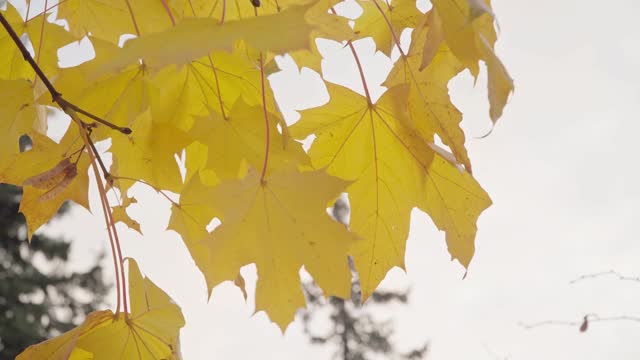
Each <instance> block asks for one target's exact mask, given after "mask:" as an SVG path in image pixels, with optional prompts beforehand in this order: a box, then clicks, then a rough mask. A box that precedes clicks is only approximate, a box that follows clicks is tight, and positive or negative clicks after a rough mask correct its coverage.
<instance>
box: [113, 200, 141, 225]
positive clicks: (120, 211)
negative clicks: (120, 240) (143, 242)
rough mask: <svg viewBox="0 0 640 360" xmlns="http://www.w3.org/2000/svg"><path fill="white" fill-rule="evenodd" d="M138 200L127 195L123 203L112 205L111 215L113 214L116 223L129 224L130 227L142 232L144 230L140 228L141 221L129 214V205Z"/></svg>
mask: <svg viewBox="0 0 640 360" xmlns="http://www.w3.org/2000/svg"><path fill="white" fill-rule="evenodd" d="M137 202H138V201H137V200H136V198H133V197H127V196H125V197H124V199H123V201H122V205H118V206H112V207H111V215H112V216H113V222H114V223H118V222H122V223H123V224H125V225H127V226H128V227H129V228H130V229H132V230H135V231H137V232H138V233H140V234H142V231H141V230H140V223H138V222H137V221H135V220H133V219H132V218H131V216H129V214H128V213H127V207H129V205H131V204H135V203H137Z"/></svg>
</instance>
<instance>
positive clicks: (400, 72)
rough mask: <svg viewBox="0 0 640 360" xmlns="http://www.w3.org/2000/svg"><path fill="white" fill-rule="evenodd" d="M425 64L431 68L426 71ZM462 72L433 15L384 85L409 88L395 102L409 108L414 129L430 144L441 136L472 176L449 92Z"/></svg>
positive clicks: (458, 116) (458, 115) (418, 30)
mask: <svg viewBox="0 0 640 360" xmlns="http://www.w3.org/2000/svg"><path fill="white" fill-rule="evenodd" d="M425 54H426V55H425ZM425 56H426V57H427V60H425ZM425 61H427V62H428V65H429V66H426V68H425V65H424V64H425ZM462 70H463V66H462V64H461V63H460V62H459V61H458V59H457V58H456V57H455V56H454V55H453V53H452V52H451V51H450V50H449V48H448V47H447V46H446V44H445V43H443V42H442V37H441V34H440V28H439V26H438V23H437V16H435V14H434V13H433V12H432V11H430V12H428V13H427V14H426V16H424V17H423V19H422V21H421V23H420V24H418V25H417V26H416V28H415V29H414V30H413V33H412V35H411V47H410V48H409V52H408V53H407V54H406V57H401V58H400V59H399V60H398V61H397V62H396V63H395V64H394V66H393V68H392V70H391V72H390V73H389V75H388V77H387V79H386V81H385V82H384V85H385V86H387V87H394V86H396V85H401V84H408V86H409V91H408V93H407V97H406V98H401V97H397V98H395V99H394V100H395V101H396V102H397V106H399V107H401V108H402V107H407V111H408V116H409V118H410V119H411V126H412V127H413V128H414V129H415V130H416V131H417V132H418V134H420V136H421V137H423V138H424V139H425V140H426V141H428V142H433V141H434V135H438V137H439V138H440V139H441V140H442V142H443V143H444V144H445V145H447V146H448V147H449V148H450V149H451V151H452V152H453V155H454V156H455V157H456V159H457V161H458V162H460V163H461V164H463V165H464V167H465V169H466V170H467V171H469V172H471V161H470V160H469V156H468V155H467V149H466V148H465V136H464V132H463V131H462V129H461V128H460V122H461V121H462V113H461V112H460V111H459V110H458V109H457V108H456V107H455V105H453V103H452V102H451V98H450V96H449V88H448V83H449V80H451V78H453V77H454V76H455V75H456V74H458V73H459V72H460V71H462Z"/></svg>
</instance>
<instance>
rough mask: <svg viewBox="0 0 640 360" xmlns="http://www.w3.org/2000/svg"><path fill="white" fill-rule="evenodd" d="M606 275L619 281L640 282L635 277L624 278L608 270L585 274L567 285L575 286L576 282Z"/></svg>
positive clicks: (638, 278) (639, 278)
mask: <svg viewBox="0 0 640 360" xmlns="http://www.w3.org/2000/svg"><path fill="white" fill-rule="evenodd" d="M607 275H613V276H616V277H617V278H618V279H619V280H623V281H635V282H640V277H637V276H636V277H634V276H626V275H622V274H620V273H619V272H617V271H615V270H609V271H602V272H598V273H593V274H586V275H582V276H579V277H577V278H575V279H573V280H571V281H569V284H575V283H578V282H580V281H583V280H588V279H594V278H597V277H601V276H607Z"/></svg>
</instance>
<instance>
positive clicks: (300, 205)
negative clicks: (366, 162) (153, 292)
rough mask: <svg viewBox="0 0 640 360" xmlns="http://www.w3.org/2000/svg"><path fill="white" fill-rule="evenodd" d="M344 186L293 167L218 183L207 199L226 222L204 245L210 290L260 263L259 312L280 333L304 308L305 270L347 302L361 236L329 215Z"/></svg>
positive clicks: (335, 179) (205, 271) (342, 183)
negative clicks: (351, 257) (353, 251)
mask: <svg viewBox="0 0 640 360" xmlns="http://www.w3.org/2000/svg"><path fill="white" fill-rule="evenodd" d="M347 184H348V183H347V182H345V181H343V180H340V179H338V178H335V177H332V176H329V175H328V174H326V173H325V172H324V171H312V172H300V171H299V170H297V168H296V167H295V166H289V167H286V168H284V169H281V170H279V171H275V172H273V173H270V174H269V175H268V176H267V178H265V181H264V182H261V179H260V174H258V173H257V172H256V171H250V172H249V173H248V174H247V176H246V177H245V178H244V179H242V180H229V181H224V182H222V183H221V184H220V185H218V186H216V187H215V188H214V189H213V190H212V192H211V196H210V198H209V201H210V202H211V204H212V206H214V207H215V208H217V209H218V214H219V215H218V217H219V218H220V219H221V221H222V225H220V226H219V227H217V228H216V229H215V230H214V231H213V232H212V233H211V234H210V235H209V236H208V237H207V238H206V239H205V240H204V241H203V245H204V246H205V247H206V249H207V250H208V254H209V262H210V263H209V264H206V265H207V266H205V267H201V269H202V270H203V272H204V274H205V278H206V280H207V283H208V284H209V286H210V287H212V286H215V285H217V284H218V283H220V282H222V281H225V280H229V281H234V280H235V279H236V277H237V275H238V271H239V270H240V267H242V266H244V265H246V264H250V263H255V264H256V267H257V270H258V276H259V279H258V283H257V285H256V310H257V311H260V310H265V311H266V312H267V313H268V314H269V317H270V318H271V320H273V321H274V322H275V323H276V324H278V325H279V326H280V328H281V329H283V330H284V328H286V326H287V325H288V324H289V323H290V322H291V320H293V316H294V314H295V311H296V309H298V308H299V307H301V306H304V303H305V301H304V296H303V293H302V289H301V287H300V278H299V275H298V272H299V271H300V268H301V267H302V266H304V267H305V269H306V270H307V271H309V273H310V274H311V275H312V276H313V278H314V279H315V281H316V282H317V283H318V284H319V285H320V287H321V288H322V289H323V290H324V293H325V294H326V295H336V296H340V297H343V298H347V297H349V296H350V295H351V273H350V271H349V267H348V263H347V249H348V248H349V246H350V245H351V244H352V243H353V242H354V240H356V238H355V236H354V235H353V234H351V233H349V232H348V231H347V230H346V228H345V227H344V226H343V225H341V224H339V223H337V222H335V221H333V220H332V219H331V218H330V217H329V215H328V214H327V212H326V207H327V204H328V203H329V202H330V201H331V200H332V199H334V198H335V197H336V196H337V195H338V194H339V193H340V192H341V191H342V190H343V189H344V188H345V186H346V185H347Z"/></svg>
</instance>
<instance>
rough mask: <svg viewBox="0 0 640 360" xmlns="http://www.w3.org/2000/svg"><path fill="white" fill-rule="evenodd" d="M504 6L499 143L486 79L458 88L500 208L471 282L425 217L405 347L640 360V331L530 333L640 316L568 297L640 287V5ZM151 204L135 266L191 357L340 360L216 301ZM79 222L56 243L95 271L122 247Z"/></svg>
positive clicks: (503, 1)
mask: <svg viewBox="0 0 640 360" xmlns="http://www.w3.org/2000/svg"><path fill="white" fill-rule="evenodd" d="M493 4H494V11H495V13H496V15H497V16H498V19H499V23H500V28H501V34H500V38H499V41H498V46H497V49H498V50H497V51H498V54H499V56H500V57H501V58H502V60H503V62H504V63H505V64H506V66H507V68H508V69H509V70H510V73H511V75H512V77H513V78H514V79H515V84H516V92H515V96H513V97H512V100H511V102H510V103H509V104H508V106H507V108H506V110H505V113H504V116H503V117H502V119H501V120H500V121H499V123H498V125H497V127H496V128H495V129H494V131H493V133H492V134H491V135H490V136H489V137H488V138H485V139H475V138H477V137H479V136H481V135H484V134H485V133H486V131H487V130H488V129H489V128H490V121H489V117H488V103H487V100H486V90H485V86H486V78H485V76H484V74H483V75H482V76H481V78H480V80H479V82H478V86H477V87H476V88H473V84H472V81H471V79H470V78H469V77H468V76H462V77H460V78H457V79H455V80H454V81H453V82H452V84H451V87H450V88H451V92H452V96H453V98H454V102H455V103H456V105H457V106H458V107H459V108H460V109H461V110H463V112H464V113H465V121H464V127H465V129H466V130H467V135H468V139H469V140H468V147H469V152H470V155H471V158H472V161H473V163H474V170H475V176H476V177H477V178H478V180H479V181H480V183H481V184H482V185H483V186H484V187H485V189H486V190H487V191H488V192H489V194H490V195H491V197H492V198H493V200H494V205H493V206H492V207H491V208H489V209H488V210H487V211H486V212H485V213H484V214H483V215H482V216H481V218H480V222H479V232H478V238H477V246H476V248H477V253H476V255H475V258H474V260H473V262H472V265H471V267H470V269H469V274H468V276H467V278H466V279H465V280H462V276H463V274H464V269H463V268H462V267H461V266H460V265H459V264H457V263H453V262H450V261H449V255H448V254H447V251H446V248H445V244H444V235H443V233H439V232H438V231H436V229H435V227H434V225H433V224H432V223H431V221H430V220H429V219H428V218H427V217H426V216H425V215H424V214H421V213H420V212H419V211H414V214H413V219H412V224H411V234H410V238H409V243H408V248H407V262H406V263H407V269H408V275H404V274H403V273H402V272H401V271H398V270H394V271H393V272H392V273H391V274H390V275H389V276H388V277H387V279H386V280H385V282H384V285H383V286H388V287H402V288H403V287H406V286H411V288H412V296H411V298H410V302H411V303H410V305H409V306H405V307H398V308H394V312H393V314H394V318H395V320H396V329H397V334H396V335H397V338H398V339H399V340H398V342H399V344H400V345H402V346H407V347H410V346H414V345H418V344H422V343H423V342H424V341H425V340H429V341H430V343H431V350H430V353H429V355H428V359H432V360H442V359H447V360H456V359H498V358H499V359H507V358H508V359H513V360H539V359H581V360H592V359H593V360H595V359H638V358H640V343H638V339H640V323H637V322H636V323H634V322H602V323H595V324H592V326H591V327H590V329H589V330H588V331H587V332H586V333H579V332H578V330H577V328H572V327H566V326H546V327H540V328H536V329H532V330H526V329H523V328H522V327H520V326H519V325H518V322H520V321H524V322H528V323H534V322H538V321H542V320H571V321H577V320H579V319H580V318H581V317H582V316H583V315H584V314H586V313H598V314H599V315H601V316H615V315H631V316H640V305H638V304H640V283H633V282H620V281H618V280H616V279H614V278H600V279H597V280H590V281H585V282H582V283H579V284H575V285H569V284H568V282H569V281H570V280H572V279H574V278H575V277H577V276H579V275H582V274H587V273H592V272H598V271H603V270H609V269H615V270H618V271H620V272H623V273H627V274H629V275H636V276H637V275H640V262H639V259H640V230H639V227H638V221H639V220H640V219H639V216H638V213H639V212H638V205H637V201H638V200H640V190H639V189H638V184H640V172H639V171H638V168H637V166H636V164H637V162H638V161H637V154H638V150H637V148H636V147H637V141H638V131H640V119H639V115H638V114H640V71H638V68H637V66H638V64H640V30H639V29H638V27H637V23H638V20H637V17H638V14H640V3H639V2H637V1H633V0H627V1H624V0H612V1H607V2H602V1H595V0H563V1H557V0H538V1H522V0H511V1H507V0H494V1H493ZM358 45H359V46H358V48H359V49H360V51H361V52H362V54H363V57H364V58H365V60H364V62H365V67H368V68H369V69H373V70H374V71H373V73H368V74H367V79H368V82H369V83H371V84H373V83H376V81H378V82H380V81H382V80H383V79H384V77H385V74H384V73H383V72H381V70H380V69H384V66H385V64H384V61H382V62H379V63H377V62H376V61H378V60H381V58H380V57H377V58H373V57H372V56H371V54H372V50H371V48H370V45H368V44H367V42H363V43H360V44H358ZM329 50H331V49H329ZM334 51H338V50H334ZM364 54H369V56H367V55H364ZM344 59H345V61H348V58H347V57H345V58H344ZM376 59H377V60H376ZM382 60H383V59H382ZM340 61H342V60H340ZM332 64H333V65H332ZM367 64H369V65H367ZM327 65H328V66H327V69H328V70H329V71H333V72H334V74H333V76H330V75H331V74H329V75H327V77H328V79H330V80H334V79H336V77H341V78H342V79H343V80H344V81H346V82H347V84H351V85H352V86H358V79H357V75H356V74H357V73H356V72H355V71H356V69H355V67H353V69H350V70H352V73H350V74H346V73H344V71H348V70H345V69H349V67H348V66H342V67H338V66H335V63H328V64H327ZM386 66H387V67H388V64H387V65H386ZM338 69H341V71H342V72H340V73H336V71H338ZM306 75H309V74H308V73H307V74H306ZM273 80H274V82H276V85H278V86H281V85H282V84H283V83H286V84H285V85H284V88H282V89H276V91H278V90H282V91H283V94H285V95H284V98H287V99H289V100H290V101H292V102H295V101H298V100H300V98H299V96H297V94H301V93H304V94H305V97H307V98H309V99H311V100H310V101H314V100H315V101H316V104H319V103H322V101H323V100H324V98H323V96H324V95H323V92H322V89H321V88H309V86H310V85H308V84H309V83H308V82H307V83H301V82H297V81H294V79H292V78H290V77H289V78H286V81H282V80H283V79H282V78H279V79H278V78H276V79H273ZM304 84H306V85H304ZM297 86H300V87H297ZM310 93H311V94H317V96H316V95H313V96H310V95H309V94H310ZM281 105H282V106H283V109H284V110H285V114H287V115H289V116H291V109H288V108H287V104H286V103H283V104H281ZM94 195H95V193H94ZM137 195H138V198H139V199H140V200H142V201H141V204H140V205H134V206H135V209H133V211H132V214H133V215H135V217H137V218H138V219H139V221H140V222H141V223H142V224H143V232H144V233H145V236H144V237H141V236H139V235H137V234H136V233H134V232H132V231H129V230H127V229H124V228H123V229H122V230H121V236H122V237H123V238H124V239H125V240H124V243H125V245H124V252H125V254H126V255H127V256H133V257H135V258H136V259H138V261H139V264H140V267H141V269H142V270H143V272H145V273H146V274H147V275H148V276H149V277H151V278H152V279H153V281H154V282H155V283H156V284H158V285H159V286H160V287H161V288H163V289H165V290H166V291H167V292H168V293H169V294H170V295H171V296H172V297H173V299H174V300H175V301H176V302H177V303H178V304H179V305H180V306H181V307H182V309H183V312H184V315H185V317H186V320H187V325H186V327H185V328H184V329H183V331H182V345H183V355H184V358H185V359H188V360H194V359H210V358H218V359H253V358H258V357H260V358H276V357H277V358H279V359H299V358H301V357H304V358H305V359H308V360H312V359H327V358H328V357H329V354H330V353H331V351H332V349H326V348H325V349H323V348H319V347H313V346H311V345H309V344H308V343H307V342H306V340H305V338H304V337H303V336H302V334H301V326H300V324H299V323H298V322H296V323H294V324H292V325H291V326H290V327H289V329H288V331H287V332H286V334H285V335H284V336H282V335H280V333H279V330H278V329H277V327H276V326H275V325H272V324H270V323H269V321H268V320H267V318H266V316H265V315H264V314H258V315H256V316H251V314H252V312H253V306H252V305H246V304H245V303H244V301H243V300H242V297H241V294H240V292H239V291H238V290H237V289H235V288H234V287H233V286H232V285H222V286H220V287H218V288H216V289H215V290H214V293H213V298H212V301H211V303H207V299H206V287H205V283H204V279H203V277H202V275H201V274H200V273H199V272H198V271H197V269H196V268H195V266H194V264H193V262H192V260H191V259H190V257H189V255H188V254H187V252H186V249H185V248H184V246H183V245H182V243H181V240H180V239H179V238H178V236H177V235H176V234H175V233H173V232H165V231H164V230H163V229H164V228H165V226H166V223H167V221H168V216H169V210H168V207H166V206H165V205H164V202H163V201H162V199H161V198H159V197H157V196H154V195H153V192H152V191H149V190H148V189H144V188H138V190H137ZM93 198H94V200H96V201H94V206H95V207H94V208H95V209H99V207H98V206H99V203H97V199H96V197H95V196H94V197H93ZM71 214H72V215H71V216H69V217H67V218H66V220H64V221H63V222H61V223H59V224H57V225H56V226H54V227H53V229H52V231H55V232H62V233H65V234H66V236H67V237H71V238H73V239H74V241H76V242H78V243H81V244H82V245H79V246H78V247H77V248H76V252H75V253H74V259H75V260H74V261H76V262H77V263H78V264H82V263H85V262H86V261H87V260H86V259H83V257H86V254H87V252H88V251H94V250H95V249H101V248H104V244H107V240H106V233H105V232H104V224H103V223H102V220H101V218H100V217H99V216H96V217H93V216H91V215H90V214H88V213H87V212H86V211H84V210H82V209H75V210H74V211H72V213H71ZM96 214H99V210H97V212H96ZM87 249H89V250H87ZM107 266H110V265H109V264H108V263H107ZM250 272H251V271H250V269H249V270H248V271H247V272H246V273H247V274H248V273H250ZM251 287H252V286H250V288H251ZM250 290H252V289H250ZM251 292H252V291H251ZM251 300H252V299H250V302H251Z"/></svg>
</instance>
